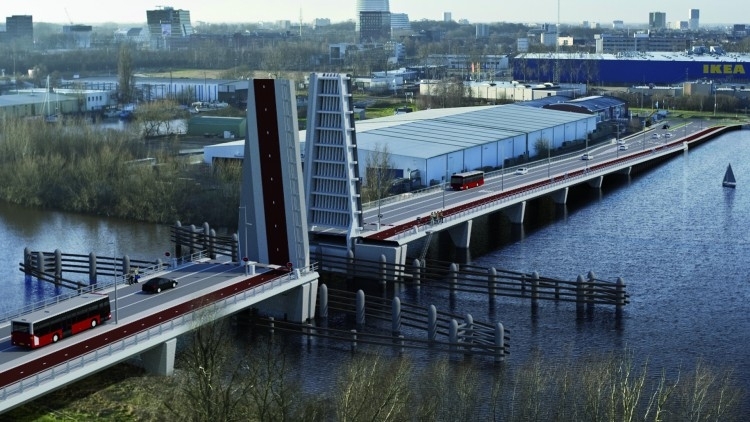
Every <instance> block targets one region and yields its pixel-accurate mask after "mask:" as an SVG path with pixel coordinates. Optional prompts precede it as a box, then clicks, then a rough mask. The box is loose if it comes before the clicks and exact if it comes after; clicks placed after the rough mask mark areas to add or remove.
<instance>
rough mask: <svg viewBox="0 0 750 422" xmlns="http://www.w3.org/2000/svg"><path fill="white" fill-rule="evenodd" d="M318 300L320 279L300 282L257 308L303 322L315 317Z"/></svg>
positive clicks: (286, 318)
mask: <svg viewBox="0 0 750 422" xmlns="http://www.w3.org/2000/svg"><path fill="white" fill-rule="evenodd" d="M317 300H318V279H317V278H316V279H314V280H311V281H310V282H307V283H304V284H300V285H299V286H298V287H295V288H294V289H291V290H287V291H286V292H284V293H281V294H279V295H276V296H273V297H270V298H268V299H266V300H264V301H262V302H260V303H258V304H257V305H256V308H258V309H259V310H261V311H263V312H264V313H267V314H269V315H275V316H276V317H277V318H283V319H284V321H291V322H296V323H303V322H306V321H309V320H311V319H313V318H315V303H316V301H317Z"/></svg>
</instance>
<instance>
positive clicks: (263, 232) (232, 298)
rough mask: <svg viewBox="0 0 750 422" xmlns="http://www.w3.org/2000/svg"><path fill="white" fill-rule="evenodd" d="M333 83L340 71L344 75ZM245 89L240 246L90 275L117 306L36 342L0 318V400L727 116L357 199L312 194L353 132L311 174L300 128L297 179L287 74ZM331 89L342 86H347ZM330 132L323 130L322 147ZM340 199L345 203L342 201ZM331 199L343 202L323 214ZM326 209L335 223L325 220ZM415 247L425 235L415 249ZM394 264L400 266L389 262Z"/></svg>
mask: <svg viewBox="0 0 750 422" xmlns="http://www.w3.org/2000/svg"><path fill="white" fill-rule="evenodd" d="M329 82H330V81H329ZM316 83H317V81H315V80H313V85H314V86H313V88H311V89H313V90H315V89H329V88H330V86H323V85H320V86H317V85H315V84H316ZM333 83H334V84H336V83H337V84H341V80H340V79H339V80H337V81H333ZM249 94H250V95H249V98H250V99H252V101H249V108H248V134H253V136H249V137H248V140H247V141H246V143H245V153H244V157H245V160H244V161H243V171H242V193H241V196H240V207H239V228H238V233H237V234H236V245H237V246H236V248H235V247H231V248H230V253H229V255H230V257H231V258H230V259H229V260H224V261H222V260H217V259H212V258H203V257H201V259H194V260H193V259H191V260H188V261H186V262H184V263H179V265H178V264H177V263H170V264H168V265H164V266H162V265H159V266H157V268H155V270H154V271H152V272H150V274H148V276H147V277H145V278H144V279H143V280H144V281H145V280H146V279H148V278H150V277H157V276H168V277H171V278H174V279H176V280H178V281H179V285H178V287H177V288H176V289H170V290H167V291H165V292H162V293H159V294H156V295H147V294H144V293H143V292H142V291H140V290H139V289H140V285H133V286H124V287H119V286H120V285H121V284H123V283H122V282H121V280H120V282H119V283H116V284H115V286H117V287H106V288H102V286H98V285H95V286H93V287H92V289H93V290H96V291H100V292H104V293H107V294H109V295H110V297H111V302H112V303H113V319H112V320H111V321H110V322H108V323H106V324H103V325H101V326H98V327H96V328H95V329H91V330H87V331H85V332H83V333H81V334H78V335H75V336H72V337H70V338H66V339H62V341H59V342H57V343H55V344H53V345H50V346H47V347H43V348H41V349H38V350H34V351H28V350H22V349H19V348H16V347H13V346H11V345H10V341H9V328H8V322H7V321H5V322H0V333H1V334H2V336H1V337H0V338H1V339H2V342H0V345H2V350H1V351H0V412H3V411H5V410H8V409H10V408H12V407H15V406H18V405H20V404H22V403H24V402H26V401H29V400H32V399H34V398H36V397H39V396H41V395H43V394H45V393H47V392H49V391H51V390H53V389H56V388H59V387H61V386H63V385H65V384H67V383H70V382H73V381H75V380H77V379H80V378H83V377H85V376H87V375H89V374H91V373H93V372H96V371H99V370H102V369H104V368H107V367H109V366H111V365H114V364H116V363H117V362H121V361H123V360H125V359H128V358H130V357H132V356H136V355H140V356H141V358H142V360H143V362H144V364H145V365H146V367H147V369H149V370H151V371H153V372H155V373H160V374H170V373H171V372H172V370H173V363H174V353H175V345H176V338H177V337H178V336H179V335H181V334H183V333H185V332H188V331H190V330H192V329H194V328H196V327H198V326H199V325H201V324H203V323H206V322H209V321H212V320H214V319H217V318H221V317H224V316H226V315H230V314H232V313H235V312H238V311H240V310H242V309H246V308H249V307H257V308H261V309H263V310H265V311H267V312H269V313H277V314H279V313H280V314H283V315H285V316H286V317H287V318H288V319H289V320H291V321H297V322H304V321H307V320H309V319H310V318H312V316H313V313H314V309H315V302H316V291H317V285H318V273H317V271H316V270H317V268H316V266H315V265H313V264H311V261H310V257H311V255H314V254H326V253H332V254H333V255H339V256H349V255H355V256H357V257H358V258H360V259H373V260H375V261H377V260H381V259H385V260H387V261H388V262H389V263H390V264H395V265H394V266H393V268H396V266H397V265H398V266H400V267H401V268H403V267H404V266H403V264H404V263H405V261H406V257H407V254H408V253H410V254H411V255H412V256H413V255H423V254H424V251H425V250H426V247H427V246H428V245H429V241H430V239H431V238H432V236H433V234H434V233H438V232H441V231H447V232H448V233H450V235H451V238H452V239H453V241H454V243H455V244H456V245H457V246H458V247H464V248H466V247H468V245H469V242H470V233H471V227H472V222H473V220H474V219H476V218H477V217H479V216H482V215H486V214H490V213H495V212H502V213H504V214H506V215H508V217H509V218H510V220H511V221H512V222H513V223H517V224H520V223H522V222H523V219H524V215H525V210H526V203H527V201H529V200H531V199H535V198H538V197H541V196H545V195H549V196H551V197H552V198H553V200H554V201H555V202H557V203H565V201H566V199H567V194H568V189H569V188H570V187H572V186H574V185H579V184H588V185H590V186H592V187H594V188H598V187H601V184H602V181H603V179H604V177H608V176H610V175H615V174H629V173H630V172H631V171H632V169H633V168H638V167H647V166H652V165H655V164H656V163H659V162H660V161H662V160H665V159H668V158H669V157H671V156H674V155H675V154H681V153H683V152H684V151H685V150H686V149H687V148H689V147H690V146H691V145H697V144H699V143H701V142H704V141H706V140H708V139H710V138H712V137H714V136H718V135H719V134H720V133H723V132H725V131H727V130H731V129H733V128H729V127H723V128H713V129H705V130H700V131H698V132H696V133H691V134H690V135H688V134H687V131H685V136H682V137H675V139H674V140H673V141H669V142H661V143H659V144H651V143H647V138H646V137H645V132H644V134H643V135H642V137H640V138H639V137H638V136H636V137H634V138H631V139H627V140H626V142H627V143H628V145H629V146H628V149H627V150H625V151H622V150H620V149H619V148H618V145H617V144H615V143H612V144H609V145H605V146H600V147H596V148H592V149H591V150H590V151H589V152H590V153H591V154H592V155H593V156H594V158H593V159H591V160H581V159H580V155H578V154H576V155H575V156H568V157H555V159H554V160H553V159H552V158H551V157H550V158H548V160H542V161H540V162H537V163H535V164H534V165H531V166H530V169H529V171H528V173H526V174H518V175H517V174H514V173H509V172H506V171H505V170H506V169H503V170H502V171H500V172H497V173H494V174H493V173H489V174H487V182H486V184H485V185H484V186H483V187H481V188H477V189H470V190H468V191H461V192H453V191H448V190H445V189H428V190H425V191H421V192H413V193H410V194H408V195H403V196H400V197H397V198H394V199H392V200H388V201H385V200H384V201H378V202H377V203H375V204H365V205H364V206H363V205H362V204H361V203H360V202H359V196H358V194H350V195H345V194H343V195H342V190H341V189H339V188H338V187H337V188H336V189H332V190H331V192H328V193H329V194H331V196H335V198H334V200H332V201H328V202H326V201H321V200H320V198H317V199H315V200H314V201H312V200H311V199H310V198H311V195H312V193H311V191H315V189H316V188H320V187H323V188H325V187H326V186H327V187H328V188H330V187H331V186H334V185H335V183H334V182H336V183H338V182H340V183H341V185H342V186H346V187H347V188H345V189H343V190H344V191H346V190H347V189H349V188H352V190H349V192H350V193H351V192H354V191H356V190H358V189H359V186H358V182H359V181H360V179H359V177H358V176H357V175H356V174H354V173H353V169H354V167H355V166H356V162H357V160H356V144H348V145H343V144H342V145H341V146H342V149H345V150H346V151H347V153H348V155H347V157H348V158H347V159H346V160H342V161H341V162H340V163H338V164H341V165H342V166H344V167H346V168H347V170H346V171H345V172H343V173H342V174H343V175H344V177H342V178H340V179H339V180H333V179H330V180H328V181H329V182H332V183H327V184H326V183H320V184H315V186H313V184H312V183H311V180H312V179H313V178H315V177H318V178H320V176H321V173H317V174H316V173H315V171H316V170H315V168H316V166H315V165H313V164H314V162H315V161H314V158H313V157H319V154H317V153H309V152H311V151H313V152H314V151H315V149H316V148H322V146H321V145H320V144H319V143H318V144H317V145H316V143H315V142H310V140H309V139H308V145H307V148H308V150H307V151H308V153H307V154H306V155H307V157H308V159H309V161H307V162H308V165H307V168H306V169H305V171H306V172H307V173H306V179H305V181H304V182H303V177H302V174H303V173H302V168H301V162H300V160H299V157H300V156H301V155H302V154H301V151H300V143H299V139H298V136H299V134H298V131H297V123H296V107H295V101H294V96H293V95H292V94H293V88H292V87H291V84H290V81H283V80H254V81H253V82H252V83H251V88H250V93H249ZM331 98H333V96H331ZM336 98H339V99H344V100H346V96H345V95H344V96H337V97H336ZM333 102H334V103H335V101H333ZM311 103H317V102H311ZM328 103H330V101H329V102H328ZM349 105H350V104H349ZM349 105H347V104H343V105H342V104H340V105H339V108H340V109H339V111H340V112H341V113H339V114H340V116H338V117H341V119H340V120H341V121H342V122H346V125H348V126H347V128H344V129H345V130H341V131H340V132H341V134H351V133H352V132H353V130H350V129H353V117H352V113H350V112H349V113H344V112H343V111H344V110H345V109H346V107H349ZM316 113H319V114H320V115H325V116H326V118H327V119H329V120H330V119H331V117H332V115H335V114H336V113H333V114H332V113H328V114H326V113H324V112H323V111H321V110H311V111H310V116H309V117H310V118H309V119H308V121H309V122H310V125H311V126H312V127H315V126H316V123H315V121H316V119H317V118H318V117H319V116H318V117H315V116H316ZM333 117H336V116H333ZM346 125H345V126H346ZM320 127H321V128H322V127H323V126H320ZM338 129H340V128H337V129H336V130H338ZM334 141H335V140H333V139H332V138H329V139H327V141H326V142H328V144H329V145H328V148H330V147H331V145H332V144H333V143H334ZM329 155H330V154H329ZM325 164H326V165H330V164H336V163H333V162H330V161H329V162H326V163H325ZM328 170H330V168H329V169H328ZM328 170H326V171H328ZM509 170H510V169H509ZM317 171H322V169H321V168H320V167H318V170H317ZM303 185H306V186H307V189H304V186H303ZM317 193H318V194H320V192H319V191H317ZM305 195H307V198H305ZM329 199H330V198H329ZM313 203H314V204H313ZM325 204H327V205H325ZM336 204H345V207H344V208H345V210H344V212H342V210H340V209H337V208H336ZM311 210H314V211H311ZM319 211H322V212H319ZM434 211H441V213H442V216H443V218H442V219H440V220H439V221H434V220H433V221H431V219H430V218H429V216H430V214H431V213H432V212H434ZM309 213H314V214H315V215H314V216H311V215H309ZM334 213H338V214H337V215H338V216H334V217H332V216H333V215H334ZM416 217H420V218H419V220H417V218H416ZM325 221H329V222H331V221H333V222H334V223H333V224H323V223H324V222H325ZM232 244H233V245H234V242H232ZM410 247H411V248H412V250H411V251H409V248H410ZM418 247H419V248H422V249H417V252H420V253H416V254H415V253H414V252H415V248H418ZM391 275H392V276H393V277H396V276H398V274H395V271H394V272H392V274H391Z"/></svg>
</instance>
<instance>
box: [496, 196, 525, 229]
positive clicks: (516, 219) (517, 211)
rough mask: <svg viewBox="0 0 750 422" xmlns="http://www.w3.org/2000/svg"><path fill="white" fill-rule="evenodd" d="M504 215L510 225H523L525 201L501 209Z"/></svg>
mask: <svg viewBox="0 0 750 422" xmlns="http://www.w3.org/2000/svg"><path fill="white" fill-rule="evenodd" d="M502 211H503V214H505V215H506V216H507V217H508V219H509V220H510V222H511V223H513V224H523V219H524V215H525V214H526V201H522V202H519V203H517V204H515V205H511V206H510V207H506V208H503V210H502Z"/></svg>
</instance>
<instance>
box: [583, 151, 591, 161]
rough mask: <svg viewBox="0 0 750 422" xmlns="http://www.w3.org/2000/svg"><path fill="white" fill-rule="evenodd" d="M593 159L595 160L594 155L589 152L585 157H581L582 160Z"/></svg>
mask: <svg viewBox="0 0 750 422" xmlns="http://www.w3.org/2000/svg"><path fill="white" fill-rule="evenodd" d="M593 159H594V155H593V154H590V153H588V152H587V153H585V154H583V155H582V156H581V160H593Z"/></svg>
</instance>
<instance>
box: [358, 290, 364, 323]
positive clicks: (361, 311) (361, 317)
mask: <svg viewBox="0 0 750 422" xmlns="http://www.w3.org/2000/svg"><path fill="white" fill-rule="evenodd" d="M356 302H357V309H356V314H357V317H356V319H357V328H358V329H362V327H364V326H365V292H363V291H362V290H357V301H356Z"/></svg>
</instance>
